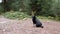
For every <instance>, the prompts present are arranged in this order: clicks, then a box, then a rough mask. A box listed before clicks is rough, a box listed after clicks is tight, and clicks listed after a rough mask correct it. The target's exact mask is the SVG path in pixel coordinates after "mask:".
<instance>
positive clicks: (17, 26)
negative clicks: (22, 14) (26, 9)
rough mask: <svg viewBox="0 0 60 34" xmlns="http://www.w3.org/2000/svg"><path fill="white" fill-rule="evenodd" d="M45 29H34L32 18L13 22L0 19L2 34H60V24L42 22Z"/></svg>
mask: <svg viewBox="0 0 60 34" xmlns="http://www.w3.org/2000/svg"><path fill="white" fill-rule="evenodd" d="M40 21H41V22H42V24H43V26H44V28H36V27H33V23H32V20H31V18H27V19H26V20H11V19H7V18H4V17H0V34H60V22H58V21H53V20H40Z"/></svg>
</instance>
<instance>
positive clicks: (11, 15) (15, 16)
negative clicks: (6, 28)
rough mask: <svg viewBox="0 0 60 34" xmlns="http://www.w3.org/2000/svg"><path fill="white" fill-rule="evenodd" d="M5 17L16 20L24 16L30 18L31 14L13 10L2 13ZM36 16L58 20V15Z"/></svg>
mask: <svg viewBox="0 0 60 34" xmlns="http://www.w3.org/2000/svg"><path fill="white" fill-rule="evenodd" d="M3 15H4V16H5V17H6V18H9V19H17V20H21V19H25V18H31V16H29V15H27V14H26V13H23V12H18V11H15V12H14V11H13V12H6V13H5V14H3ZM37 18H39V19H47V20H49V19H52V20H60V17H59V18H58V17H57V18H54V17H51V16H48V17H45V16H37Z"/></svg>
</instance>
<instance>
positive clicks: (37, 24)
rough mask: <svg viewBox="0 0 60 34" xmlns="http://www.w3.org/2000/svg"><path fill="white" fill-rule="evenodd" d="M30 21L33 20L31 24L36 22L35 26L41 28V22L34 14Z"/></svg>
mask: <svg viewBox="0 0 60 34" xmlns="http://www.w3.org/2000/svg"><path fill="white" fill-rule="evenodd" d="M32 21H33V24H36V27H41V28H43V26H42V23H41V22H40V21H39V20H38V19H37V18H36V17H35V16H33V17H32Z"/></svg>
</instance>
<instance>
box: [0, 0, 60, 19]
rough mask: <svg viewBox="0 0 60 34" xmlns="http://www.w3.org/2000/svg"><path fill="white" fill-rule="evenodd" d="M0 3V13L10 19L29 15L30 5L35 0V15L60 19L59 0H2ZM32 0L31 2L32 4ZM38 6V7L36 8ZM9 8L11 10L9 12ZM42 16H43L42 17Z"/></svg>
mask: <svg viewBox="0 0 60 34" xmlns="http://www.w3.org/2000/svg"><path fill="white" fill-rule="evenodd" d="M3 1H4V2H2V3H0V14H4V16H5V17H7V18H10V19H15V18H16V19H23V18H25V17H26V18H27V17H31V12H32V5H33V4H35V3H34V2H35V1H37V4H35V5H36V7H34V9H35V8H37V9H35V10H36V14H35V15H36V16H39V17H40V18H42V19H43V18H46V19H54V20H60V0H7V1H6V0H3ZM32 2H33V4H32ZM38 8H39V9H38ZM11 10H12V11H13V12H11ZM42 16H43V17H42Z"/></svg>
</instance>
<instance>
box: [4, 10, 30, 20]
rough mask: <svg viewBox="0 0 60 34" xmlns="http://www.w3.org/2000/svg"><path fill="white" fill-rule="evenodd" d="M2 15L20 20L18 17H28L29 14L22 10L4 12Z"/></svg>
mask: <svg viewBox="0 0 60 34" xmlns="http://www.w3.org/2000/svg"><path fill="white" fill-rule="evenodd" d="M4 16H5V17H6V18H9V19H17V20H20V19H24V18H28V17H30V16H28V15H27V14H25V13H23V12H18V11H16V12H6V13H5V14H4Z"/></svg>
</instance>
